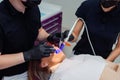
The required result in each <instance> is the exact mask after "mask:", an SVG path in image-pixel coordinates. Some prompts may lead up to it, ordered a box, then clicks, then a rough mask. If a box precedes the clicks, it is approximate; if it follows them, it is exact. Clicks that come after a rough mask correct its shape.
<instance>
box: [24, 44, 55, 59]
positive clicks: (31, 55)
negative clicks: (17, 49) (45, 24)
mask: <svg viewBox="0 0 120 80" xmlns="http://www.w3.org/2000/svg"><path fill="white" fill-rule="evenodd" d="M53 52H55V49H54V48H53V46H48V45H45V44H39V45H38V46H36V47H34V48H33V49H31V50H29V51H25V52H23V56H24V60H25V61H30V60H40V59H41V58H43V57H48V56H50V53H53Z"/></svg>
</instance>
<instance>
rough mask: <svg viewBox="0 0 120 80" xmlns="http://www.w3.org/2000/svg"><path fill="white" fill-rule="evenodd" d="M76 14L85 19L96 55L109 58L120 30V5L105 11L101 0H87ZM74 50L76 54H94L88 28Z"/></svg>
mask: <svg viewBox="0 0 120 80" xmlns="http://www.w3.org/2000/svg"><path fill="white" fill-rule="evenodd" d="M75 14H76V16H77V17H80V18H82V19H83V20H84V21H85V23H86V25H87V28H88V32H89V36H90V40H91V42H92V45H93V48H94V50H95V53H96V55H100V56H102V57H103V58H107V57H108V56H109V54H110V52H111V51H112V46H113V44H114V43H115V42H116V38H117V36H118V33H119V32H120V5H118V6H117V7H116V8H114V9H113V10H112V11H110V12H106V13H105V12H103V10H102V8H101V7H100V3H99V0H87V1H84V2H83V3H82V4H81V5H80V7H79V8H78V9H77V11H76V13H75ZM73 50H75V54H76V55H78V54H92V55H93V52H92V49H91V47H90V43H89V41H88V37H87V34H86V29H85V30H84V32H83V35H82V39H81V40H79V42H78V43H77V44H76V46H75V47H74V49H73Z"/></svg>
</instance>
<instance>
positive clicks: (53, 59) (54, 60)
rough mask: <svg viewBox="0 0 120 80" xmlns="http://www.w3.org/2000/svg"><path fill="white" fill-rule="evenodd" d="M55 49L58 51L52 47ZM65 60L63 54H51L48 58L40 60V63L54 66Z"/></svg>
mask: <svg viewBox="0 0 120 80" xmlns="http://www.w3.org/2000/svg"><path fill="white" fill-rule="evenodd" d="M54 48H55V49H58V47H54ZM64 58H65V55H64V53H63V52H62V51H61V52H59V53H57V54H56V53H52V54H51V55H50V56H49V57H44V58H42V59H41V63H45V62H46V63H48V66H50V67H51V66H53V65H56V64H58V63H60V62H62V61H63V60H64Z"/></svg>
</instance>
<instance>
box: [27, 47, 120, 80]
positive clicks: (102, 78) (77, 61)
mask: <svg viewBox="0 0 120 80" xmlns="http://www.w3.org/2000/svg"><path fill="white" fill-rule="evenodd" d="M55 49H58V48H57V47H55ZM88 66H89V67H88ZM28 74H29V80H120V64H116V63H113V62H108V61H106V60H105V59H103V58H102V57H100V56H93V55H88V54H81V55H74V56H73V57H71V58H65V55H64V53H63V52H62V51H61V52H60V53H58V54H56V53H52V54H51V55H50V57H45V58H42V60H41V61H33V62H31V63H30V67H29V71H28Z"/></svg>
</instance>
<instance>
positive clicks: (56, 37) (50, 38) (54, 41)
mask: <svg viewBox="0 0 120 80" xmlns="http://www.w3.org/2000/svg"><path fill="white" fill-rule="evenodd" d="M61 36H62V35H61V33H53V34H50V35H49V36H48V37H47V41H48V42H50V43H51V44H54V45H57V44H59V41H60V40H61V38H62V37H61Z"/></svg>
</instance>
